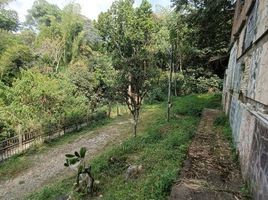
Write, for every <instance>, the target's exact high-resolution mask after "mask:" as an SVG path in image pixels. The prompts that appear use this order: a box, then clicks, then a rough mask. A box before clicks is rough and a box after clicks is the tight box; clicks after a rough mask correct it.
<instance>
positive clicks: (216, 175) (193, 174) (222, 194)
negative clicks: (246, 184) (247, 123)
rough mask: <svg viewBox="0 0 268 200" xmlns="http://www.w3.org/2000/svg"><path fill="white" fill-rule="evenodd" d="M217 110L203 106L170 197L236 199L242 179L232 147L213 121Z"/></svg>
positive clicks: (197, 199)
mask: <svg viewBox="0 0 268 200" xmlns="http://www.w3.org/2000/svg"><path fill="white" fill-rule="evenodd" d="M219 113H220V111H218V110H212V109H205V110H204V111H203V113H202V119H201V121H200V124H199V127H198V131H197V133H196V135H195V137H194V139H193V141H192V144H191V145H190V147H189V152H188V157H187V159H186V161H185V163H184V167H183V169H182V171H181V174H180V177H179V180H178V181H177V183H176V184H175V185H174V186H173V187H172V191H171V194H170V198H169V199H170V200H190V199H191V200H239V199H246V198H245V197H244V196H243V194H242V193H241V188H242V187H243V179H242V177H241V173H240V170H239V164H238V162H236V161H234V160H233V156H232V148H231V146H230V142H229V141H227V140H226V139H225V138H224V136H223V134H222V133H221V132H220V131H217V130H216V129H215V128H214V127H213V122H214V120H215V119H216V117H217V116H218V115H219Z"/></svg>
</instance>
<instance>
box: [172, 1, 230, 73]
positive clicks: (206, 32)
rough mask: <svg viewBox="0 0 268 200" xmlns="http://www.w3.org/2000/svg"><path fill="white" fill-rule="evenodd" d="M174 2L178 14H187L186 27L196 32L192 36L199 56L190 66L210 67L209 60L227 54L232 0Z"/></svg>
mask: <svg viewBox="0 0 268 200" xmlns="http://www.w3.org/2000/svg"><path fill="white" fill-rule="evenodd" d="M172 2H173V5H174V7H175V8H176V10H177V12H179V13H186V14H185V15H184V16H185V20H186V23H187V24H188V26H189V28H190V29H193V30H194V31H193V32H192V33H191V36H190V38H191V46H192V47H195V48H196V50H197V52H198V54H196V56H193V57H192V62H190V63H189V64H190V65H192V66H194V65H199V66H200V65H203V66H207V61H208V60H209V58H211V57H213V56H219V55H225V54H227V52H228V45H229V41H230V35H231V25H232V23H231V22H232V17H233V4H232V1H231V0H218V1H214V0H206V1H204V0H172ZM207 68H208V66H207ZM212 70H213V69H212Z"/></svg>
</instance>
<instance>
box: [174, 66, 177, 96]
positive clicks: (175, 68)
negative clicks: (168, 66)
mask: <svg viewBox="0 0 268 200" xmlns="http://www.w3.org/2000/svg"><path fill="white" fill-rule="evenodd" d="M177 71H178V66H177V62H176V64H173V73H174V75H175V78H174V96H175V97H177V96H178V93H177V76H176V73H177Z"/></svg>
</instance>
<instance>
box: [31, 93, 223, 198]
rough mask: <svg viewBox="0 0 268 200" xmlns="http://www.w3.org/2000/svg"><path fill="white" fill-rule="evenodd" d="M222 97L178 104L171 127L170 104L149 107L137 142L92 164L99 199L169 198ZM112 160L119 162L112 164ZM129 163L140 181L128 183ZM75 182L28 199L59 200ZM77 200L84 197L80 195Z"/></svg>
mask: <svg viewBox="0 0 268 200" xmlns="http://www.w3.org/2000/svg"><path fill="white" fill-rule="evenodd" d="M220 99H221V97H220V95H219V94H216V95H213V94H205V95H191V96H187V97H180V98H176V99H174V100H173V101H174V105H173V111H172V112H173V114H174V116H172V119H171V121H170V122H169V123H167V122H166V105H165V104H158V105H151V106H146V108H145V109H144V110H143V113H144V114H143V115H142V119H141V122H140V125H139V132H138V136H137V137H136V138H129V139H127V140H125V141H124V142H123V143H122V144H118V145H117V146H114V147H112V148H110V149H108V150H106V151H105V152H103V153H102V154H100V155H99V156H97V157H96V158H95V159H94V160H92V161H91V165H92V172H93V175H94V177H95V179H96V180H99V181H100V184H99V185H98V186H97V193H98V195H103V198H102V199H107V200H112V199H120V200H125V199H126V200H131V199H135V200H139V199H157V200H161V199H166V197H167V196H168V195H169V192H170V189H171V186H172V184H173V183H174V181H175V180H176V178H177V177H178V173H179V171H180V169H181V167H182V163H183V161H184V159H185V157H186V153H187V149H188V146H189V144H190V142H191V139H192V137H193V136H194V134H195V132H196V129H197V126H198V123H199V120H200V114H201V111H202V109H203V108H204V107H207V108H219V107H220ZM111 157H113V158H114V160H116V161H113V162H112V161H111ZM128 164H137V165H142V166H143V171H142V173H141V174H140V175H139V177H138V178H136V179H131V180H127V181H126V180H125V171H126V169H127V165H128ZM72 182H74V177H67V178H66V179H64V180H61V181H59V182H56V183H53V184H51V185H48V186H46V187H45V188H43V189H42V190H41V191H39V192H37V193H33V194H31V195H30V196H28V197H27V199H39V200H45V199H46V200H47V199H55V198H57V197H59V196H61V195H64V194H68V193H70V192H71V191H72ZM76 199H85V197H84V198H83V197H81V196H80V197H79V196H78V195H77V196H76Z"/></svg>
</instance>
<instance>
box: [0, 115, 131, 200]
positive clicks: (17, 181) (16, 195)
mask: <svg viewBox="0 0 268 200" xmlns="http://www.w3.org/2000/svg"><path fill="white" fill-rule="evenodd" d="M129 124H130V121H129V120H125V121H121V122H113V123H111V124H110V125H109V126H105V127H104V128H100V129H97V130H95V131H91V132H89V133H87V134H85V135H83V136H80V137H79V138H77V139H76V140H75V141H73V142H71V143H68V144H65V145H61V146H59V147H56V148H53V149H51V150H49V151H47V152H45V153H42V154H37V155H36V156H34V157H33V160H34V166H32V167H31V168H30V169H28V170H26V171H24V172H22V173H20V174H19V175H18V176H17V177H15V178H13V179H10V180H8V181H5V182H1V183H0V199H1V200H13V199H23V198H24V197H25V195H27V194H29V193H31V192H34V191H36V190H38V189H40V188H41V187H42V186H44V185H46V184H47V183H51V182H53V180H58V179H59V178H60V177H64V175H68V174H69V173H70V169H68V168H66V167H64V165H63V163H64V161H65V154H66V153H72V152H74V151H77V150H79V148H80V147H86V148H87V156H88V157H87V159H90V158H92V156H94V154H96V153H97V152H99V151H100V150H102V149H104V148H105V147H107V145H109V144H114V142H113V141H116V142H118V140H120V138H122V137H120V136H122V135H123V134H124V131H123V130H124V129H123V127H126V126H128V125H129Z"/></svg>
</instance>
